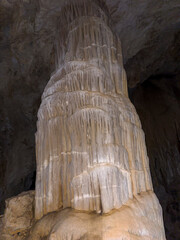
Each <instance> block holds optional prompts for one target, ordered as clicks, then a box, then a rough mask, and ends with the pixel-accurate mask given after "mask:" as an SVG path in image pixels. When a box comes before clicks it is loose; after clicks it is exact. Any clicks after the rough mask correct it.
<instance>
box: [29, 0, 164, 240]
mask: <svg viewBox="0 0 180 240" xmlns="http://www.w3.org/2000/svg"><path fill="white" fill-rule="evenodd" d="M59 23H60V25H59V28H60V29H59V39H58V44H59V48H58V49H59V50H58V52H57V56H58V61H57V69H56V71H55V72H54V73H53V75H52V77H51V79H50V81H49V82H48V84H47V86H46V88H45V90H44V93H43V96H42V103H41V106H40V109H39V112H38V123H37V134H36V153H37V179H36V196H35V218H36V220H38V221H37V223H36V225H35V226H34V228H33V229H32V231H31V233H30V237H29V239H33V240H35V239H44V238H43V237H46V238H45V239H48V240H78V239H91V240H92V239H103V240H114V239H118V240H123V239H124V240H125V239H126V240H136V239H142V240H165V234H164V227H163V220H162V211H161V207H160V205H159V202H158V200H157V198H156V196H155V194H154V193H153V188H152V182H151V176H150V170H149V161H148V156H147V151H146V145H145V136H144V132H143V130H142V127H141V123H140V121H139V117H138V115H137V113H136V110H135V108H134V106H133V105H132V103H131V102H130V100H129V98H128V93H127V80H126V73H125V70H124V67H123V61H122V52H121V44H120V41H119V39H118V38H117V36H116V35H115V33H114V32H113V31H112V27H111V22H110V16H109V14H108V11H107V9H106V8H105V6H104V5H103V4H102V3H101V2H99V3H98V1H96V3H95V2H94V1H88V0H84V1H79V0H77V1H68V2H67V3H65V4H64V7H63V8H62V10H61V16H60V20H59ZM67 208H68V209H67ZM52 212H53V213H52ZM48 213H49V214H48ZM47 214H48V215H47ZM45 215H47V216H45ZM42 217H43V218H42ZM41 218H42V219H41ZM44 228H46V230H43V229H44Z"/></svg>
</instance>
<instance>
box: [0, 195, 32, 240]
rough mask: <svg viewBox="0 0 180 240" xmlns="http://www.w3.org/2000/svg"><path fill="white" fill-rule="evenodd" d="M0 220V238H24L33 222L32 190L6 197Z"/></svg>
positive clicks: (6, 239) (3, 239)
mask: <svg viewBox="0 0 180 240" xmlns="http://www.w3.org/2000/svg"><path fill="white" fill-rule="evenodd" d="M2 220H3V221H2V229H1V230H2V231H0V233H1V238H0V239H2V240H14V239H16V240H22V239H24V238H25V237H26V235H27V233H28V231H29V230H30V228H31V227H32V225H33V222H34V191H29V192H23V193H21V194H19V195H17V196H16V197H13V198H10V199H7V200H6V210H5V213H4V216H3V219H2Z"/></svg>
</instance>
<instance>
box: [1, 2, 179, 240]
mask: <svg viewBox="0 0 180 240" xmlns="http://www.w3.org/2000/svg"><path fill="white" fill-rule="evenodd" d="M62 2H63V1H57V0H52V1H49V0H46V1H45V0H44V1H37V0H11V1H8V0H2V1H1V2H0V49H1V51H0V61H1V64H0V76H1V82H0V102H1V104H0V135H1V137H0V211H1V213H3V209H4V200H5V199H7V198H9V197H11V196H14V195H16V194H18V193H20V192H22V191H25V190H29V189H33V188H34V183H35V169H36V160H35V141H34V134H35V132H36V121H37V110H38V108H39V105H40V102H41V94H42V92H43V90H44V87H45V85H46V84H47V82H48V80H49V78H50V75H51V73H52V72H53V71H54V68H55V54H54V53H55V48H56V44H55V43H56V42H55V39H56V30H57V22H58V13H59V9H60V7H61V3H62ZM106 4H107V6H108V8H109V9H110V12H111V15H112V19H113V23H112V24H113V26H114V30H115V31H116V32H117V34H118V35H119V37H120V39H121V40H122V50H123V55H124V62H125V69H126V72H127V76H128V85H129V89H130V90H129V93H130V97H131V100H132V102H133V104H134V105H135V107H136V109H137V112H138V114H139V116H140V119H141V122H142V126H143V129H144V131H145V135H146V143H147V149H148V155H149V158H150V168H151V174H152V179H153V184H154V189H155V192H156V194H157V196H158V197H159V200H160V202H161V204H162V207H163V211H164V219H165V227H166V233H167V239H178V236H180V233H179V229H180V226H179V221H180V220H179V219H180V216H179V213H178V211H179V204H178V201H179V197H180V196H179V191H180V189H179V175H180V174H179V171H180V154H179V151H180V150H179V149H180V146H179V141H180V133H179V131H180V130H179V128H180V127H179V125H180V117H179V104H180V102H179V101H180V100H179V99H180V98H179V96H180V85H179V82H180V81H179V79H180V75H179V69H180V68H179V65H180V54H179V52H180V32H179V26H180V16H179V7H180V6H179V0H174V1H173V2H172V1H171V2H170V1H163V0H159V1H155V0H152V1H137V0H135V1H127V0H123V1H119V0H114V1H108V0H106ZM179 238H180V237H179Z"/></svg>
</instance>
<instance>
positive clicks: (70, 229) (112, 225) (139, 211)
mask: <svg viewBox="0 0 180 240" xmlns="http://www.w3.org/2000/svg"><path fill="white" fill-rule="evenodd" d="M42 239H43V240H44V239H46V240H79V239H81V240H82V239H83V240H115V239H116V240H140V239H142V240H164V239H165V235H164V227H163V222H162V212H161V207H160V205H159V202H158V200H157V198H156V196H155V194H154V193H153V192H151V191H149V192H146V193H141V194H139V195H138V196H136V197H134V198H133V199H132V200H129V201H128V202H127V204H125V205H124V206H123V207H122V208H120V209H119V210H114V211H112V212H110V213H109V214H104V215H98V214H96V213H83V212H78V211H76V210H73V209H70V208H68V209H64V210H61V211H59V212H53V213H50V214H48V215H47V216H45V217H43V218H42V219H41V220H39V221H38V222H37V223H36V225H35V226H34V228H33V229H32V232H31V234H30V237H29V238H28V240H42Z"/></svg>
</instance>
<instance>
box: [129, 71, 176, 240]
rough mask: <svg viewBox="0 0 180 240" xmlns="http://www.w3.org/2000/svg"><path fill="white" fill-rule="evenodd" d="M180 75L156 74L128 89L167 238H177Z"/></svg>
mask: <svg viewBox="0 0 180 240" xmlns="http://www.w3.org/2000/svg"><path fill="white" fill-rule="evenodd" d="M179 79H180V76H175V75H157V76H151V77H150V78H149V79H148V80H147V81H145V82H144V83H142V84H139V85H138V86H137V87H136V88H134V89H130V98H131V101H132V102H133V104H134V105H135V107H136V110H137V113H138V115H139V117H140V119H141V123H142V127H143V130H144V132H145V136H146V144H147V150H148V156H149V159H150V169H151V175H152V180H153V186H154V191H155V193H156V195H157V197H158V198H159V201H160V203H161V206H162V208H163V214H164V223H165V229H166V236H167V239H172V240H173V239H179V238H180V230H179V229H180V218H179V217H180V215H179V211H180V187H179V186H180V111H179V108H180V97H179V96H180V81H179Z"/></svg>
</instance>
